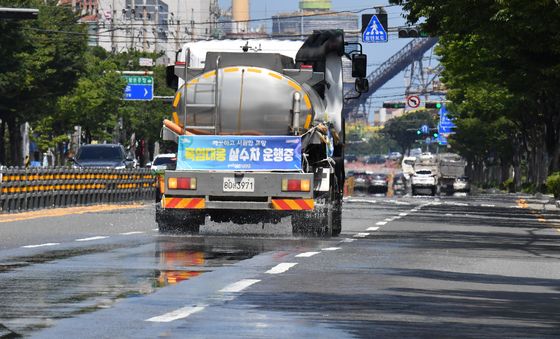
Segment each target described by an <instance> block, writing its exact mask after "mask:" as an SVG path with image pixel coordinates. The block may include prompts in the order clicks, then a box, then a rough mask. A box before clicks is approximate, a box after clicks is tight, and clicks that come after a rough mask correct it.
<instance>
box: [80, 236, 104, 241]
mask: <svg viewBox="0 0 560 339" xmlns="http://www.w3.org/2000/svg"><path fill="white" fill-rule="evenodd" d="M107 238H109V237H105V236H101V235H100V236H97V237H90V238H82V239H76V240H75V241H92V240H101V239H107Z"/></svg>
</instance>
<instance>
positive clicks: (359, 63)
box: [352, 54, 367, 78]
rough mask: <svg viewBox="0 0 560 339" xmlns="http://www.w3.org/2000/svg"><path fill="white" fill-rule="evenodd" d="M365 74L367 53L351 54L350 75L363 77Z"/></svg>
mask: <svg viewBox="0 0 560 339" xmlns="http://www.w3.org/2000/svg"><path fill="white" fill-rule="evenodd" d="M366 76H367V55H366V54H352V77H353V78H365V77H366Z"/></svg>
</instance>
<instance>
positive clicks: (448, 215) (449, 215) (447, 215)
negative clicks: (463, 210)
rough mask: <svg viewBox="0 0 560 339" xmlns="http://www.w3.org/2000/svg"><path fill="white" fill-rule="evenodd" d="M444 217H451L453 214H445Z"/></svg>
mask: <svg viewBox="0 0 560 339" xmlns="http://www.w3.org/2000/svg"><path fill="white" fill-rule="evenodd" d="M445 216H446V217H452V216H453V214H451V213H445Z"/></svg>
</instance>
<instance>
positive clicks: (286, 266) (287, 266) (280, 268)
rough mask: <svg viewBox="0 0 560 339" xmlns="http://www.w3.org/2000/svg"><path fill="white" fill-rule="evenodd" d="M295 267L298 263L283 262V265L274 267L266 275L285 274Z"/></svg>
mask: <svg viewBox="0 0 560 339" xmlns="http://www.w3.org/2000/svg"><path fill="white" fill-rule="evenodd" d="M295 265H297V262H283V263H281V264H278V265H276V266H274V267H273V268H271V269H269V270H268V271H266V272H264V273H268V274H280V273H284V272H286V271H287V270H289V269H290V268H292V267H294V266H295Z"/></svg>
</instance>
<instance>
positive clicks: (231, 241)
mask: <svg viewBox="0 0 560 339" xmlns="http://www.w3.org/2000/svg"><path fill="white" fill-rule="evenodd" d="M541 209H542V205H538V204H536V203H533V202H531V200H530V199H529V200H527V197H525V199H524V198H523V197H519V196H514V195H505V194H494V195H480V196H474V197H467V196H457V197H441V198H440V197H436V198H433V197H398V198H386V197H369V196H364V197H356V198H350V199H348V200H347V201H346V202H345V204H344V211H343V220H344V221H343V229H342V234H341V235H340V236H339V237H336V238H331V239H317V238H315V239H309V238H294V237H292V236H291V235H290V227H289V222H282V223H280V224H277V225H268V224H264V225H245V226H236V225H232V224H212V225H206V226H204V227H203V228H202V234H201V235H199V236H187V235H169V234H167V235H166V234H159V232H158V231H157V229H156V224H155V223H154V215H153V206H152V205H150V204H146V205H134V206H116V207H115V206H110V207H88V208H87V209H85V210H84V209H73V210H70V209H69V210H63V211H61V210H56V211H55V210H51V211H41V212H35V214H33V213H31V214H18V215H4V216H0V234H1V235H2V236H1V237H0V324H1V325H0V337H2V336H3V335H4V336H6V337H10V336H15V335H23V336H31V337H38V338H60V337H80V338H115V337H116V338H122V337H141V338H154V337H171V338H185V337H189V338H209V337H210V338H224V337H227V338H288V337H293V338H300V337H322V338H356V337H547V336H548V337H558V335H559V334H560V287H559V286H560V260H559V259H560V212H558V211H556V210H554V209H551V208H548V209H547V210H545V211H541ZM76 213H79V214H76Z"/></svg>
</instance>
